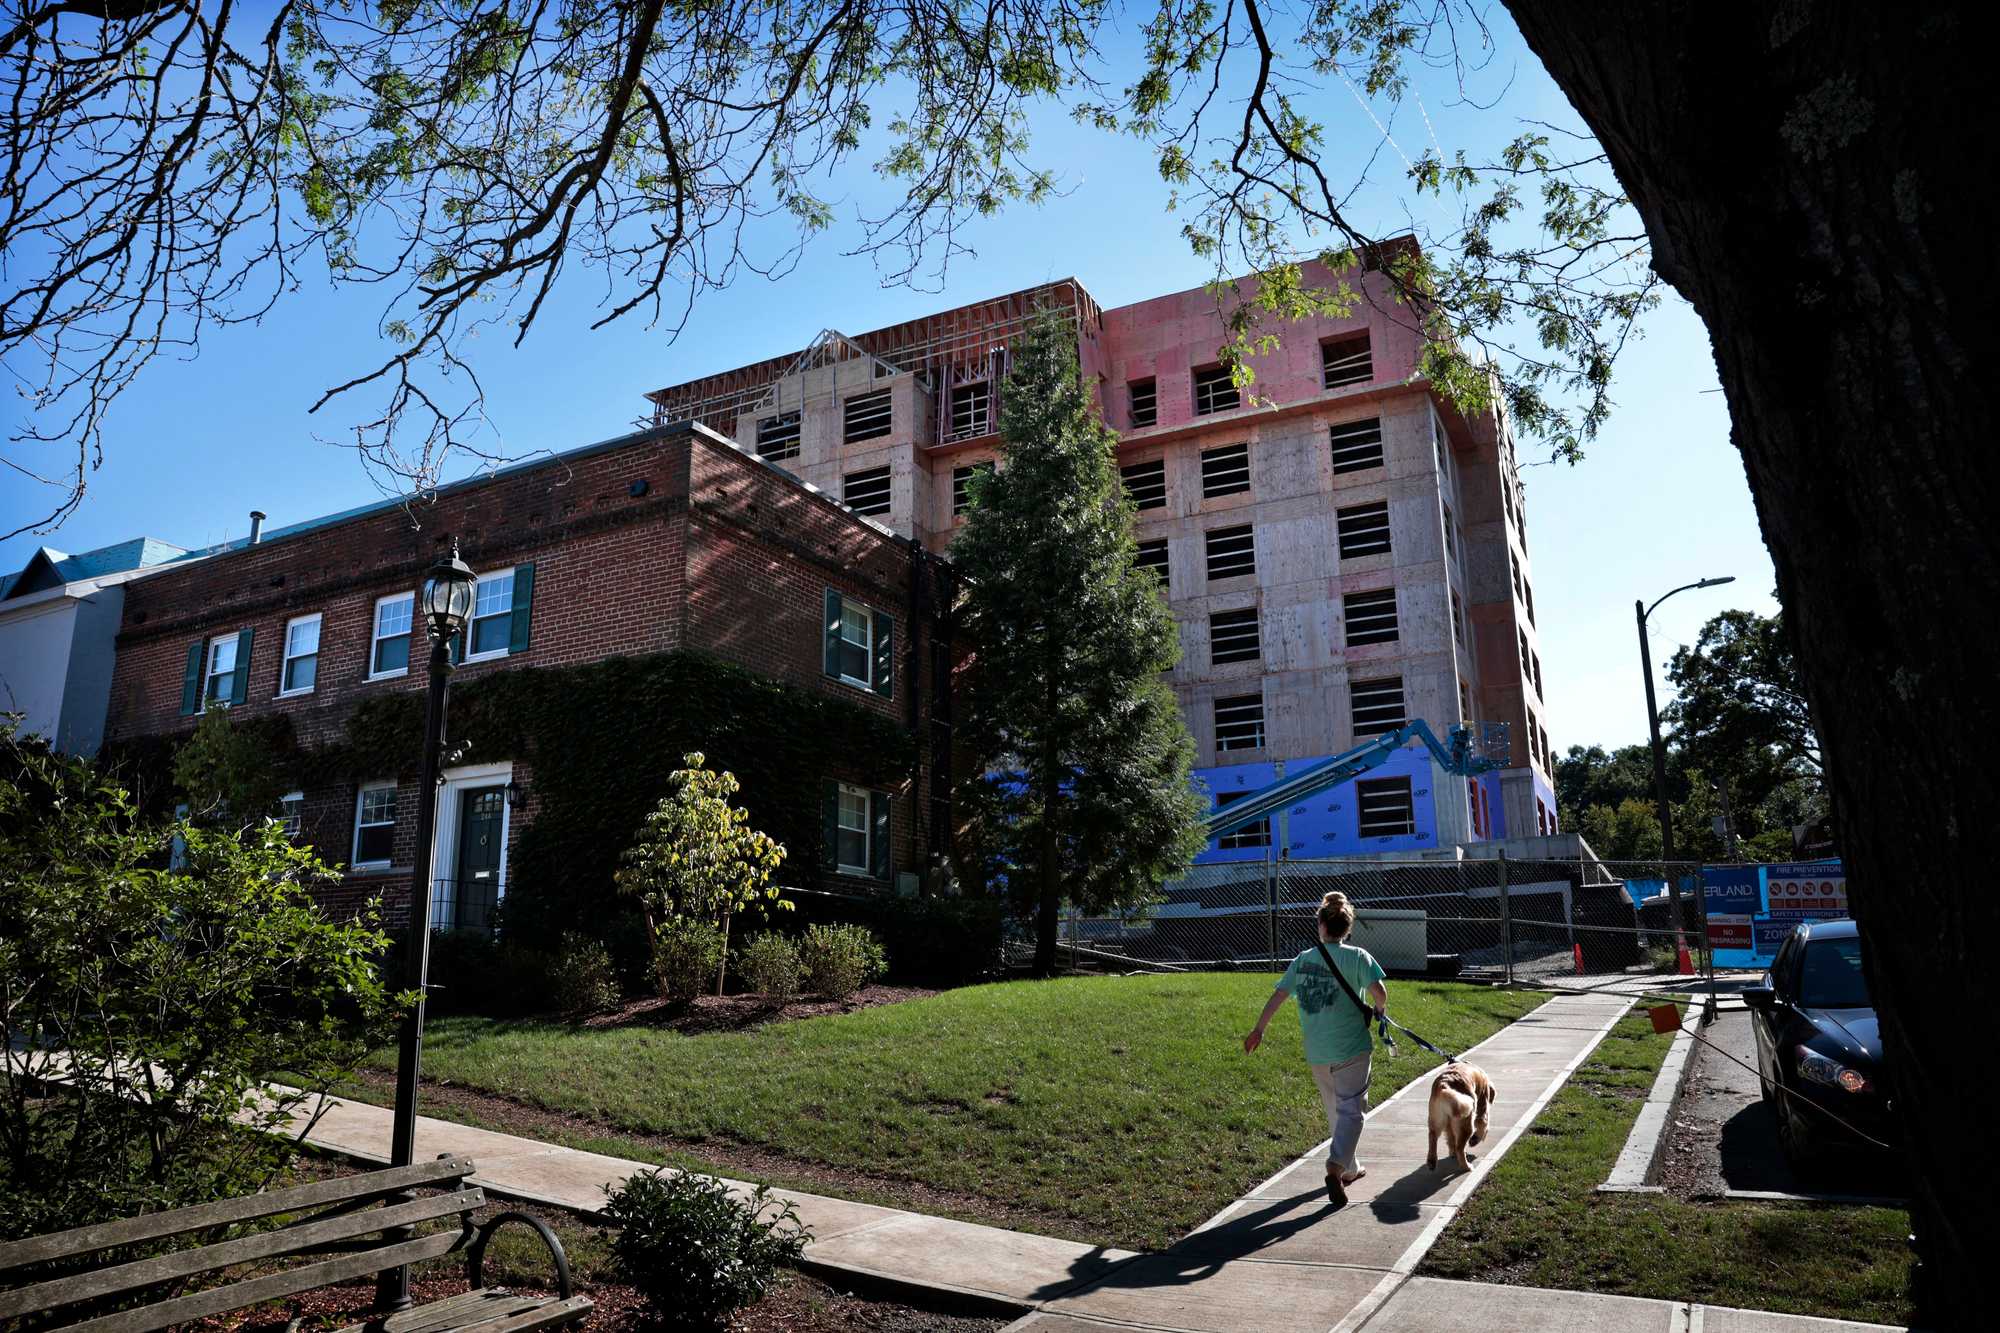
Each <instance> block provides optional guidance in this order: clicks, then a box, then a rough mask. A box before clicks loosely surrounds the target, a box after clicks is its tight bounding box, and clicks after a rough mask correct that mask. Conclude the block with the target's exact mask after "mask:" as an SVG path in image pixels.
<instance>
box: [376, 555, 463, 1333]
mask: <svg viewBox="0 0 2000 1333" xmlns="http://www.w3.org/2000/svg"><path fill="white" fill-rule="evenodd" d="M474 582H475V580H474V578H473V575H472V570H471V569H470V568H468V567H467V566H466V563H465V562H464V561H463V560H460V559H459V558H458V543H457V542H456V541H454V542H453V543H452V544H451V554H450V555H449V556H448V557H446V558H445V559H443V560H440V561H438V562H437V563H436V564H435V565H432V566H431V568H430V572H429V573H428V574H426V575H425V576H424V586H423V590H422V591H421V592H420V593H419V594H418V595H417V611H418V613H419V614H420V615H421V616H422V617H423V623H424V633H425V634H426V636H427V637H428V638H429V639H430V644H431V661H430V694H429V697H428V699H427V700H426V702H425V704H424V759H423V764H422V770H423V776H422V779H421V781H420V782H419V784H418V786H417V848H416V854H415V856H414V857H412V858H411V865H410V921H409V925H408V927H407V928H406V929H405V931H404V943H403V988H404V989H405V990H408V991H414V992H415V993H416V997H417V999H416V1003H415V1004H414V1005H412V1006H411V1008H410V1012H409V1013H407V1014H405V1015H404V1016H403V1027H402V1034H401V1049H400V1051H399V1053H398V1055H397V1059H396V1119H395V1125H394V1128H393V1129H392V1130H391V1132H390V1135H389V1165H390V1166H408V1165H410V1163H411V1162H412V1161H413V1160H415V1156H416V1148H417V1072H418V1067H419V1065H420V1063H421V1061H422V1056H423V1042H424V990H425V986H426V984H427V981H428V977H429V973H430V954H431V929H430V926H431V922H430V917H431V842H432V840H433V839H434V837H435V834H436V828H437V792H438V769H439V767H440V765H441V763H442V762H443V750H444V711H445V696H446V693H447V691H448V690H449V689H450V687H451V640H452V638H453V636H454V635H457V634H460V633H462V632H464V629H465V623H466V621H467V620H468V619H470V618H471V615H472V599H473V585H474ZM376 1301H377V1304H378V1305H379V1306H381V1308H382V1309H383V1310H384V1311H385V1312H393V1311H396V1310H407V1309H408V1308H409V1307H410V1269H409V1266H408V1265H407V1264H406V1265H404V1266H402V1267H400V1268H393V1269H390V1270H389V1271H388V1272H386V1273H384V1274H383V1275H382V1281H381V1284H380V1285H379V1286H378V1287H377V1289H376Z"/></svg>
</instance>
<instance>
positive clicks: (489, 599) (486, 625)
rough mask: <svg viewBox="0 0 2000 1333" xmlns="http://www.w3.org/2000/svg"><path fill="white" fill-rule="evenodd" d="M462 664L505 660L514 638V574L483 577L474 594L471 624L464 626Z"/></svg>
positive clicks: (504, 570) (486, 575)
mask: <svg viewBox="0 0 2000 1333" xmlns="http://www.w3.org/2000/svg"><path fill="white" fill-rule="evenodd" d="M465 633H466V644H465V648H466V651H465V660H466V661H468V662H483V661H485V660H486V659H487V658H489V657H505V656H506V655H507V645H508V644H509V643H511V642H512V641H513V637H514V571H513V570H511V569H503V570H500V571H499V572H498V573H494V574H482V575H480V576H479V582H478V584H477V586H476V587H475V588H474V590H473V596H472V621H471V623H470V624H469V625H467V626H466V630H465Z"/></svg>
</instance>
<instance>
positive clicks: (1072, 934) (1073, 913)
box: [1069, 907, 1079, 972]
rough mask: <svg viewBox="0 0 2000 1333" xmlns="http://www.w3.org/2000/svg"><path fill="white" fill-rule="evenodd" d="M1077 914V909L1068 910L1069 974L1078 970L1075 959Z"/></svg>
mask: <svg viewBox="0 0 2000 1333" xmlns="http://www.w3.org/2000/svg"><path fill="white" fill-rule="evenodd" d="M1078 914H1079V909H1077V908H1074V907H1072V908H1071V909H1070V912H1069V970H1070V971H1071V972H1075V971H1077V970H1078V968H1077V962H1078V959H1077V956H1076V922H1077V916H1078Z"/></svg>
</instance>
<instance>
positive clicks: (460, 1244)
mask: <svg viewBox="0 0 2000 1333" xmlns="http://www.w3.org/2000/svg"><path fill="white" fill-rule="evenodd" d="M472 1170H473V1166H472V1159H471V1158H469V1157H440V1158H439V1159H438V1160H436V1161H434V1162H424V1163H421V1164H419V1165H415V1166H404V1167H393V1168H391V1169H389V1170H387V1171H371V1172H368V1173H367V1174H365V1175H357V1176H344V1177H341V1178H339V1179H336V1180H322V1181H316V1182H314V1183H313V1184H310V1185H300V1186H297V1187H296V1188H293V1189H283V1190H274V1191H272V1192H270V1193H268V1194H256V1195H251V1196H250V1197H248V1198H242V1199H224V1200H222V1201H220V1202H218V1203H207V1204H201V1205H199V1206H197V1207H194V1208H181V1209H177V1210H175V1211H173V1212H170V1213H150V1214H148V1215H146V1216H144V1217H134V1218H128V1219H126V1220H123V1221H118V1222H103V1223H99V1224H98V1225H96V1226H88V1227H78V1228H76V1229H75V1230H73V1231H60V1232H56V1233H55V1234H53V1235H48V1236H31V1237H29V1238H28V1239H26V1240H18V1241H11V1242H8V1243H6V1244H0V1283H7V1282H10V1281H11V1282H17V1283H18V1282H21V1281H23V1280H25V1281H26V1282H27V1285H16V1286H13V1287H11V1288H10V1289H8V1290H5V1291H0V1328H11V1327H13V1326H14V1324H15V1322H16V1321H17V1320H21V1319H22V1318H23V1317H24V1316H37V1315H39V1316H42V1317H41V1318H38V1319H34V1320H33V1323H34V1324H35V1325H37V1326H39V1327H44V1328H61V1329H65V1330H70V1331H71V1333H152V1330H157V1329H164V1328H167V1327H169V1326H171V1325H174V1324H181V1323H185V1322H187V1321H189V1320H193V1319H201V1318H205V1317H207V1316H209V1315H218V1314H227V1313H230V1312H232V1311H236V1310H242V1309H246V1308H248V1307H250V1306H254V1305H261V1304H263V1303H264V1302H266V1301H273V1300H279V1299H282V1298H283V1297H286V1296H296V1295H299V1294H300V1293H302V1292H308V1291H313V1290H315V1289H317V1288H320V1287H326V1286H331V1285H333V1284H334V1283H336V1282H345V1281H348V1280H350V1279H353V1278H357V1277H365V1276H367V1275H369V1274H371V1273H381V1272H384V1271H386V1270H388V1269H392V1268H397V1267H400V1266H402V1265H404V1264H411V1263H417V1262H419V1261H421V1260H425V1259H434V1258H437V1257H438V1256H439V1255H445V1254H451V1253H453V1252H455V1251H457V1250H461V1249H463V1250H465V1251H466V1267H467V1276H468V1278H469V1279H470V1282H471V1287H472V1290H470V1291H467V1292H465V1293H463V1294H462V1295H458V1296H452V1297H449V1298H447V1299H445V1300H442V1301H435V1302H433V1303H431V1304H429V1305H423V1306H416V1307H413V1308H411V1309H408V1310H404V1311H401V1312H399V1313H395V1314H391V1315H388V1316H387V1317H386V1318H384V1317H381V1316H379V1315H378V1316H376V1317H373V1318H371V1319H369V1320H368V1321H366V1322H365V1323H361V1324H355V1325H353V1326H352V1329H353V1330H356V1331H358V1330H364V1329H365V1330H380V1331H381V1333H456V1331H457V1330H472V1329H476V1330H478V1331H479V1333H528V1331H529V1330H531V1329H541V1328H551V1327H554V1326H556V1325H558V1324H565V1323H568V1322H570V1321H572V1320H576V1319H581V1318H582V1317H583V1315H584V1314H585V1312H587V1311H588V1310H589V1309H590V1307H591V1302H590V1298H589V1297H587V1296H578V1295H576V1294H575V1292H574V1291H573V1290H572V1289H571V1285H570V1276H569V1260H568V1258H567V1256H565V1255H564V1254H563V1248H562V1242H561V1241H559V1240H557V1239H556V1236H555V1233H554V1232H552V1231H550V1230H549V1229H548V1227H547V1226H545V1225H543V1223H542V1222H541V1220H540V1219H538V1218H535V1217H531V1216H530V1215H528V1214H527V1213H519V1212H504V1213H501V1214H499V1215H498V1216H496V1217H493V1218H491V1219H489V1220H488V1221H487V1222H486V1224H485V1225H484V1226H481V1227H476V1228H475V1227H474V1226H473V1222H472V1211H473V1209H475V1208H478V1207H479V1206H480V1205H481V1204H483V1203H484V1202H485V1201H486V1196H485V1193H484V1192H483V1191H482V1190H480V1189H479V1188H478V1187H477V1186H475V1185H470V1184H468V1183H467V1182H466V1178H467V1177H468V1176H470V1175H471V1174H472ZM420 1189H432V1190H441V1191H442V1192H440V1193H433V1194H421V1195H420V1194H418V1193H416V1191H418V1190H420ZM375 1204H380V1205H381V1206H380V1207H379V1208H378V1207H373V1206H372V1205H375ZM294 1214H296V1216H294ZM453 1214H457V1216H458V1219H459V1225H458V1227H457V1228H456V1229H455V1230H442V1231H435V1232H432V1233H430V1234H428V1235H418V1234H416V1232H415V1230H414V1228H416V1227H417V1226H418V1225H419V1224H420V1223H424V1222H430V1221H434V1220H436V1219H439V1218H446V1217H450V1216H452V1215H453ZM260 1219H281V1221H280V1224H279V1225H277V1226H275V1227H273V1228H271V1229H268V1230H261V1231H256V1230H253V1231H250V1232H249V1233H248V1234H242V1235H237V1236H235V1237H234V1238H231V1239H224V1240H219V1241H215V1242H212V1243H210V1244H206V1245H198V1246H194V1247H192V1248H184V1249H172V1248H167V1249H165V1250H162V1249H161V1245H162V1243H163V1242H172V1241H177V1240H183V1239H185V1238H189V1237H197V1238H198V1237H199V1236H200V1235H202V1234H203V1233H209V1234H222V1233H226V1232H227V1231H229V1230H230V1229H231V1228H236V1227H240V1226H241V1225H242V1224H243V1223H246V1222H256V1221H259V1220H260ZM508 1222H519V1223H522V1224H524V1225H526V1226H529V1227H532V1228H533V1229H534V1230H535V1232H536V1233H537V1234H538V1235H540V1236H541V1238H542V1240H543V1242H544V1243H545V1244H546V1245H547V1246H548V1248H549V1253H550V1255H551V1256H553V1258H554V1260H555V1269H556V1291H557V1294H556V1295H554V1296H527V1295H521V1294H518V1293H515V1292H512V1291H509V1290H506V1289H505V1288H499V1287H487V1286H485V1285H484V1284H483V1282H482V1272H481V1269H482V1266H483V1262H484V1259H485V1256H486V1244H487V1242H488V1241H489V1240H491V1239H492V1237H493V1233H494V1232H495V1231H497V1230H499V1228H500V1227H501V1226H502V1225H504V1224H505V1223H508ZM327 1256H331V1257H327ZM287 1260H299V1261H301V1262H298V1263H295V1264H293V1265H291V1266H289V1267H287V1266H285V1261H287ZM245 1264H250V1265H256V1268H255V1270H254V1271H253V1272H252V1273H251V1275H250V1276H248V1277H243V1278H240V1279H238V1280H236V1281H232V1282H227V1283H224V1284H223V1285H220V1286H214V1287H208V1288H206V1289H200V1290H188V1289H187V1288H188V1286H189V1284H190V1282H191V1280H193V1279H197V1278H200V1277H202V1276H204V1275H208V1274H215V1273H220V1272H222V1271H223V1270H225V1269H231V1268H235V1267H237V1266H238V1265H245ZM156 1288H164V1289H165V1290H164V1292H156V1291H155V1289H156ZM344 1333H345V1331H344Z"/></svg>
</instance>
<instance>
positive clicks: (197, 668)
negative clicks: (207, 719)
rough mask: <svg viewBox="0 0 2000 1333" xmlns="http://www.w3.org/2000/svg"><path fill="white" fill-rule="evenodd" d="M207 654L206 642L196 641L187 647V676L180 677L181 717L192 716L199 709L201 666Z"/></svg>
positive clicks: (202, 640)
mask: <svg viewBox="0 0 2000 1333" xmlns="http://www.w3.org/2000/svg"><path fill="white" fill-rule="evenodd" d="M207 652H208V640H207V639H196V640H195V641H194V642H193V643H191V644H189V645H188V660H187V674H186V675H184V676H182V677H181V716H182V717H189V716H192V715H193V713H194V711H195V710H196V709H198V708H200V707H201V664H202V658H203V657H204V656H205V655H206V654H207Z"/></svg>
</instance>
